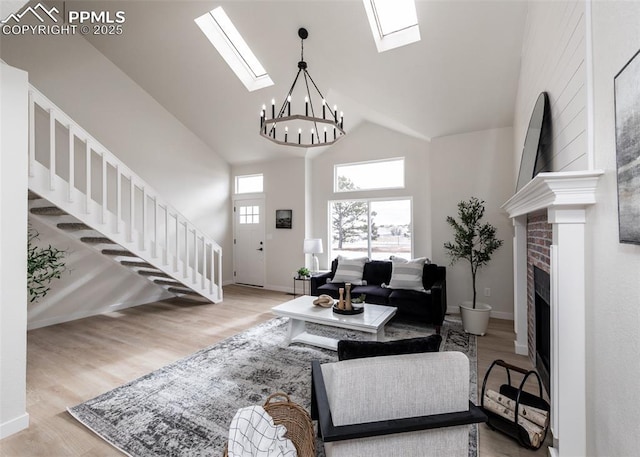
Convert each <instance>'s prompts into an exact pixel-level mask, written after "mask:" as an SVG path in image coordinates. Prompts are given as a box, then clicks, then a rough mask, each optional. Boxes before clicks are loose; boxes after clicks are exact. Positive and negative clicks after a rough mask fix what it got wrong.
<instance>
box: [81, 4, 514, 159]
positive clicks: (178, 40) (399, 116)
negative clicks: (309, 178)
mask: <svg viewBox="0 0 640 457" xmlns="http://www.w3.org/2000/svg"><path fill="white" fill-rule="evenodd" d="M89 3H90V4H91V5H92V6H91V8H92V9H96V8H99V6H98V5H100V4H102V5H104V6H105V8H106V9H112V10H113V9H122V10H124V11H125V12H126V22H125V24H124V34H123V35H122V36H117V37H116V36H91V37H88V39H89V40H90V42H91V43H92V44H93V45H94V46H95V47H96V48H97V49H98V50H100V51H101V52H102V53H103V54H104V55H105V56H106V57H107V58H109V59H110V60H111V61H112V62H114V63H115V64H116V65H117V66H118V67H119V68H120V69H121V70H122V71H124V72H125V73H126V74H127V75H128V76H129V77H131V78H132V79H133V80H134V81H136V82H137V83H138V84H139V85H140V86H141V87H142V88H143V89H145V90H146V91H147V92H148V93H149V94H151V95H152V96H153V97H154V98H155V99H156V100H157V101H158V102H159V103H161V104H162V105H163V106H164V107H165V108H166V109H167V110H168V111H170V112H171V113H172V114H173V115H174V116H175V117H176V118H178V119H179V120H180V121H181V122H182V123H183V124H184V125H186V126H187V127H188V128H189V129H191V130H192V131H193V132H194V133H195V134H196V135H198V136H199V137H200V138H201V139H202V140H203V141H204V142H205V143H207V144H208V145H209V146H210V147H211V148H212V149H213V150H214V151H216V152H217V153H219V154H221V155H222V156H223V157H225V158H226V159H227V160H228V161H229V162H230V163H241V162H249V161H256V160H268V159H272V158H278V157H286V156H302V155H304V154H305V153H308V152H307V151H308V150H305V149H299V148H292V147H287V146H278V145H276V144H273V143H271V142H269V141H267V140H265V139H263V138H261V137H260V136H259V135H258V125H259V124H258V122H259V111H260V107H261V106H262V104H264V103H266V104H269V103H270V101H271V99H272V98H275V99H276V100H277V102H278V103H279V102H280V101H281V100H282V99H284V97H285V95H286V93H287V91H288V89H289V87H290V85H291V82H292V80H293V78H294V76H295V73H296V71H297V62H298V60H299V57H300V40H299V38H298V36H297V30H298V28H299V27H305V28H307V29H308V31H309V38H308V39H307V40H306V41H305V60H306V61H307V62H308V64H309V72H310V73H311V75H312V76H313V78H314V80H315V81H316V83H317V84H318V86H319V87H320V88H321V90H322V91H323V92H324V94H325V96H326V98H327V99H328V100H329V102H330V103H331V104H337V105H338V106H339V109H340V110H343V111H344V113H345V129H346V130H347V132H348V131H352V130H354V129H355V128H357V125H358V124H359V123H361V122H363V121H369V122H373V123H376V124H380V125H382V126H385V127H387V128H391V129H394V130H398V131H401V132H404V133H406V134H408V135H412V136H415V137H418V138H423V139H425V140H428V139H430V138H434V137H438V136H443V135H449V134H455V133H462V132H468V131H474V130H482V129H488V128H494V127H504V126H510V125H512V123H513V110H514V105H515V95H516V89H517V84H518V75H519V69H520V53H521V44H522V36H523V33H524V24H525V16H526V10H527V6H526V2H523V1H510V0H502V1H480V0H470V1H452V0H443V1H420V0H418V1H417V13H418V20H419V23H420V33H421V36H422V39H421V41H419V42H417V43H413V44H410V45H408V46H404V47H401V48H397V49H394V50H391V51H387V52H383V53H378V52H377V50H376V46H375V43H374V41H373V38H372V35H371V29H370V27H369V23H368V22H367V17H366V14H365V10H364V6H363V3H362V1H360V0H340V1H325V0H322V1H319V0H318V1H312V0H298V1H273V0H262V1H248V0H247V1H243V0H235V1H200V2H193V1H158V2H133V1H129V2H104V3H102V2H94V1H92V2H89ZM219 5H222V6H223V7H224V9H225V11H226V12H227V14H228V15H229V17H230V18H231V20H232V21H233V22H234V24H235V26H236V27H237V28H238V30H239V31H240V33H241V34H242V35H243V36H244V38H245V40H246V41H247V43H248V44H249V46H250V47H251V48H252V49H253V51H254V53H255V54H256V55H257V57H258V59H259V60H260V61H261V63H262V65H263V66H264V67H265V68H266V70H267V72H268V73H269V74H270V76H271V78H272V79H273V81H274V83H275V85H274V86H271V87H267V88H264V89H260V90H257V91H254V92H248V91H247V89H246V88H245V87H244V86H243V84H242V83H241V82H240V81H239V80H238V79H237V77H236V76H235V74H234V73H233V72H232V71H231V69H230V68H229V67H228V66H227V64H226V63H225V61H224V60H223V59H222V57H221V56H220V55H219V54H218V52H217V51H216V50H215V49H214V48H213V46H212V45H211V44H210V42H209V41H208V40H207V38H206V37H205V36H204V35H203V33H202V32H201V31H200V29H199V28H198V27H197V25H196V24H195V23H194V19H195V18H196V17H198V16H201V15H202V14H204V13H206V12H207V11H210V10H211V9H213V8H215V7H216V6H219ZM316 152H317V151H316Z"/></svg>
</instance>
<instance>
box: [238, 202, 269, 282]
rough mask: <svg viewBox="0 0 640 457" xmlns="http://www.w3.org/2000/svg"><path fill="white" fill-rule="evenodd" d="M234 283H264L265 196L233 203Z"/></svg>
mask: <svg viewBox="0 0 640 457" xmlns="http://www.w3.org/2000/svg"><path fill="white" fill-rule="evenodd" d="M233 210H234V222H235V224H234V225H235V243H234V249H233V254H234V267H235V274H234V278H235V282H236V283H238V284H248V285H251V286H260V287H263V286H264V274H265V272H264V254H265V252H264V248H265V246H264V232H265V223H264V219H265V217H264V199H261V198H260V199H258V198H256V199H247V200H236V201H235V203H234V208H233Z"/></svg>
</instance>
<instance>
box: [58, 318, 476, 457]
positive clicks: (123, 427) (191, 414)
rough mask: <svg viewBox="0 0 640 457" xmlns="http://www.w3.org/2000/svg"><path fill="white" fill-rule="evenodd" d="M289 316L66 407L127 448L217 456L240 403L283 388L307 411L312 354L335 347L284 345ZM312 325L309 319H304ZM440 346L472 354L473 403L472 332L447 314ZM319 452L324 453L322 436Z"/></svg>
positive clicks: (416, 329)
mask: <svg viewBox="0 0 640 457" xmlns="http://www.w3.org/2000/svg"><path fill="white" fill-rule="evenodd" d="M287 322H288V319H287V318H276V319H272V320H270V321H268V322H265V323H263V324H261V325H258V326H256V327H253V328H251V329H249V330H247V331H245V332H242V333H239V334H238V335H235V336H233V337H231V338H228V339H226V340H224V341H222V342H221V343H219V344H217V345H215V346H211V347H208V348H206V349H202V350H200V351H198V352H196V353H195V354H192V355H190V356H188V357H186V358H184V359H182V360H179V361H177V362H175V363H173V364H171V365H168V366H166V367H164V368H161V369H159V370H157V371H154V372H152V373H149V374H147V375H146V376H143V377H141V378H139V379H136V380H135V381H132V382H130V383H128V384H125V385H123V386H120V387H118V388H116V389H114V390H112V391H110V392H107V393H104V394H102V395H100V396H98V397H96V398H94V399H92V400H89V401H87V402H84V403H81V404H79V405H77V406H74V407H72V408H69V409H68V411H69V413H71V415H72V416H73V417H75V418H76V419H77V420H78V421H80V422H81V423H82V424H84V425H85V426H86V427H88V428H89V429H91V430H92V431H93V432H95V433H96V434H97V435H98V436H100V437H101V438H102V439H104V440H106V441H107V442H109V443H111V444H112V445H113V446H114V447H116V448H117V449H119V450H120V451H122V452H123V453H124V454H126V455H130V456H135V457H152V456H153V457H156V456H185V457H186V456H188V457H200V456H203V457H204V456H207V457H210V456H222V453H223V449H224V446H225V443H226V439H227V433H228V427H229V424H230V423H231V419H232V418H233V416H234V414H235V413H236V411H237V410H238V408H241V407H244V406H249V405H254V404H258V405H262V404H263V402H264V400H265V399H266V398H267V397H268V396H269V395H270V394H272V393H274V392H286V393H288V394H289V396H290V397H291V400H292V401H295V402H296V403H298V404H300V405H302V406H304V407H305V408H307V410H309V407H310V398H311V395H310V389H311V361H312V360H320V362H321V363H324V362H333V361H336V360H337V356H336V353H335V352H333V351H328V350H325V349H320V348H315V347H312V346H307V345H302V344H292V345H291V346H286V345H285V338H286V332H287ZM310 327H311V326H310ZM310 331H311V332H312V333H318V334H323V335H327V336H333V337H338V338H350V339H364V335H363V334H361V333H359V332H354V331H350V330H341V329H333V328H329V327H323V326H313V328H310ZM431 333H434V331H433V328H431V327H428V326H426V325H425V326H419V325H416V324H415V323H405V322H396V321H394V322H392V323H391V324H389V325H388V326H387V327H386V338H387V339H388V340H396V339H402V338H411V337H415V336H425V335H428V334H431ZM442 336H443V342H442V346H441V349H440V350H442V351H461V352H464V353H466V354H467V356H468V357H469V360H470V371H471V379H470V383H469V391H470V399H471V400H472V401H473V402H474V403H477V402H476V392H477V387H476V386H477V379H476V376H477V368H476V365H477V357H476V337H475V336H473V335H468V334H466V333H464V331H463V330H462V326H461V325H460V323H459V321H455V320H453V319H451V318H449V317H448V318H447V321H445V323H444V325H443V327H442ZM469 445H470V446H469V456H470V457H476V456H477V426H473V427H472V428H471V432H470V436H469ZM318 455H319V456H324V449H323V447H322V442H320V441H319V442H318Z"/></svg>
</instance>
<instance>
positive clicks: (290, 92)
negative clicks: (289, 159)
mask: <svg viewBox="0 0 640 457" xmlns="http://www.w3.org/2000/svg"><path fill="white" fill-rule="evenodd" d="M301 71H302V69H298V73H296V77H295V78H294V79H293V84H291V88H290V89H289V92H288V93H287V96H286V97H285V98H284V101H283V102H282V106H281V107H280V110H279V111H278V116H276V119H278V118H281V117H282V116H283V115H284V109H285V108H286V107H287V103H288V100H289V96H290V95H291V94H292V93H293V88H294V87H296V82H298V77H299V76H300V72H301ZM265 121H266V115H265ZM276 125H278V123H277V122H274V123H273V125H272V126H271V129H269V135H271V133H272V132H273V131H274V129H275V128H276Z"/></svg>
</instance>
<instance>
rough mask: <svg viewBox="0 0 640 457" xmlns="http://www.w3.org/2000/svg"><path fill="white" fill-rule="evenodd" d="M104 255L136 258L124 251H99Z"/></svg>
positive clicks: (134, 255)
mask: <svg viewBox="0 0 640 457" xmlns="http://www.w3.org/2000/svg"><path fill="white" fill-rule="evenodd" d="M101 252H102V253H103V254H104V255H113V256H121V257H138V256H137V255H136V254H134V253H132V252H129V251H127V250H125V249H103V250H102V251H101Z"/></svg>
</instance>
